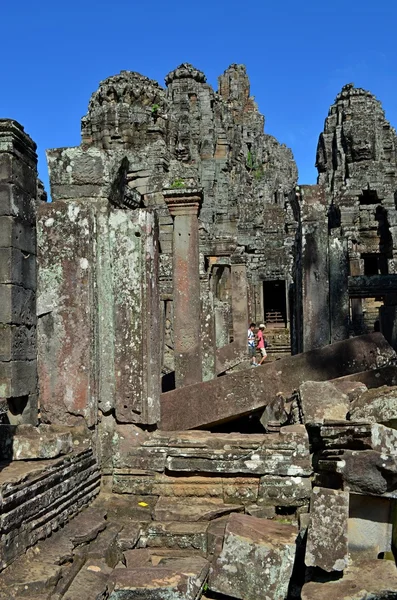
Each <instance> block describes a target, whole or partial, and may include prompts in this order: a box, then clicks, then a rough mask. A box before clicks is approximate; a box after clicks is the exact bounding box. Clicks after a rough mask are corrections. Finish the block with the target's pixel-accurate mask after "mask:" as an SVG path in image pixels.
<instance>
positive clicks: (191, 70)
mask: <svg viewBox="0 0 397 600" xmlns="http://www.w3.org/2000/svg"><path fill="white" fill-rule="evenodd" d="M177 79H194V80H195V81H198V82H199V83H205V82H206V81H207V78H206V76H205V75H204V73H203V72H202V71H199V70H198V69H196V68H195V67H194V66H193V65H191V64H189V63H182V64H181V65H179V67H177V68H176V69H174V70H173V71H171V72H170V73H168V75H167V76H166V78H165V83H166V84H167V85H169V84H170V83H172V82H173V81H175V80H177Z"/></svg>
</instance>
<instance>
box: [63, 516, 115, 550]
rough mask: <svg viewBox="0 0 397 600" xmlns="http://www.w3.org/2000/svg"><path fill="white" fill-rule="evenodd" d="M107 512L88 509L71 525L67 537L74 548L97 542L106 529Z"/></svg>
mask: <svg viewBox="0 0 397 600" xmlns="http://www.w3.org/2000/svg"><path fill="white" fill-rule="evenodd" d="M105 518H106V512H105V511H103V510H102V511H99V510H98V509H93V508H86V509H84V511H83V512H82V513H80V514H79V515H77V517H75V518H74V519H73V520H72V521H71V522H70V523H69V524H68V529H67V535H68V538H69V540H70V541H71V543H72V544H73V546H78V545H79V544H87V543H89V542H92V541H93V540H95V539H96V538H97V536H98V534H99V533H100V532H101V531H103V530H104V529H105V528H106V521H105Z"/></svg>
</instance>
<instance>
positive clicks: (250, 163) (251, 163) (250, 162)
mask: <svg viewBox="0 0 397 600" xmlns="http://www.w3.org/2000/svg"><path fill="white" fill-rule="evenodd" d="M245 164H246V166H247V168H248V169H249V170H250V171H252V169H253V168H254V165H255V156H254V154H253V153H252V152H251V150H248V154H247V158H246V159H245Z"/></svg>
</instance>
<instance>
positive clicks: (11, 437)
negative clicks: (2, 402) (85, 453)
mask: <svg viewBox="0 0 397 600" xmlns="http://www.w3.org/2000/svg"><path fill="white" fill-rule="evenodd" d="M0 440H1V441H0V460H38V459H48V458H56V457H57V456H60V455H62V454H68V453H69V452H71V451H72V450H73V443H72V435H71V433H70V432H67V431H62V430H61V431H60V430H59V429H57V428H56V427H51V426H48V425H41V426H40V427H33V426H32V425H18V426H16V427H15V426H8V425H0Z"/></svg>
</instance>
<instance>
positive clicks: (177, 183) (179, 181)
mask: <svg viewBox="0 0 397 600" xmlns="http://www.w3.org/2000/svg"><path fill="white" fill-rule="evenodd" d="M184 187H186V185H185V181H184V180H183V179H175V180H174V181H173V182H172V183H171V189H172V190H179V189H181V188H184Z"/></svg>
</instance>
